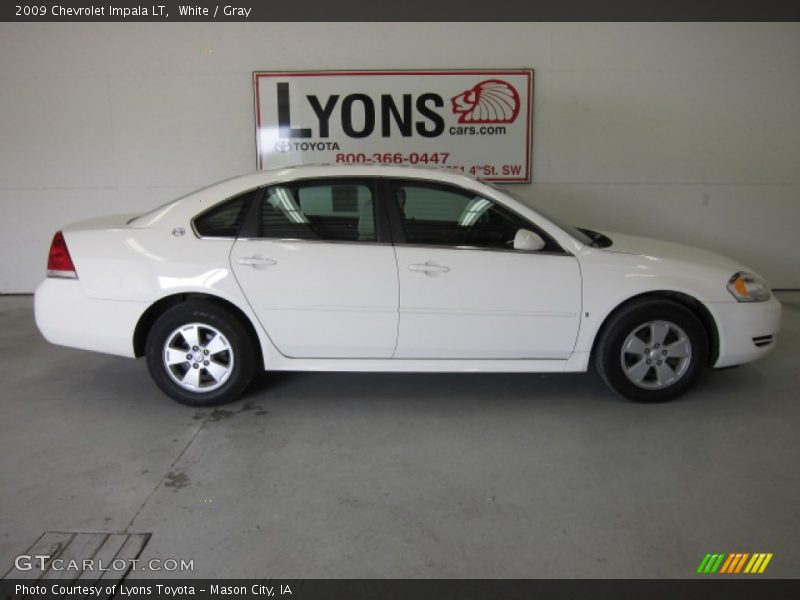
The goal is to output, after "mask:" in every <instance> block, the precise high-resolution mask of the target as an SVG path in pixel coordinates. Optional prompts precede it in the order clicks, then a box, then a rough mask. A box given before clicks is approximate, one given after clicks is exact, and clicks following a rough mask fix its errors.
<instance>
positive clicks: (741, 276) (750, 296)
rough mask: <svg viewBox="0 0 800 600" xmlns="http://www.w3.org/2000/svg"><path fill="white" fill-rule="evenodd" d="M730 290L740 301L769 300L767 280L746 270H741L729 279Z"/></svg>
mask: <svg viewBox="0 0 800 600" xmlns="http://www.w3.org/2000/svg"><path fill="white" fill-rule="evenodd" d="M728 291H729V292H730V293H731V295H732V296H733V297H734V298H736V299H737V300H738V301H739V302H763V301H764V300H769V286H768V285H767V282H766V281H764V280H763V279H761V278H759V277H756V276H755V275H753V274H752V273H747V272H746V271H739V272H738V273H736V274H734V275H733V277H731V278H730V279H729V280H728Z"/></svg>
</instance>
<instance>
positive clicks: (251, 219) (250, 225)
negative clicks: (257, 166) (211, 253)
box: [238, 176, 392, 244]
mask: <svg viewBox="0 0 800 600" xmlns="http://www.w3.org/2000/svg"><path fill="white" fill-rule="evenodd" d="M315 184H316V185H336V184H343V185H363V186H365V187H367V188H368V189H369V191H370V193H371V194H372V202H373V213H374V218H375V237H376V240H375V241H363V240H361V241H360V240H322V239H320V240H308V239H300V238H286V237H272V236H268V235H264V234H263V232H262V230H261V210H262V206H263V203H264V200H265V197H266V194H267V191H268V190H269V189H270V188H273V187H277V186H281V185H283V186H287V187H299V186H303V185H306V186H313V185H315ZM380 192H381V190H380V178H378V177H369V176H368V177H340V176H338V177H311V178H301V179H292V180H289V181H278V182H275V183H271V184H269V185H265V186H263V187H261V188H259V193H258V194H257V196H256V198H255V200H254V201H253V203H252V204H251V206H250V208H249V210H248V213H247V215H246V217H245V219H244V224H243V226H242V228H241V229H240V231H239V236H238V239H242V240H245V239H247V240H296V241H299V242H306V243H312V244H391V243H392V239H391V235H390V233H389V222H388V219H387V217H386V214H385V213H386V211H385V204H384V202H383V198H382V194H381V193H380Z"/></svg>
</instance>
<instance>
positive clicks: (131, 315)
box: [34, 279, 147, 357]
mask: <svg viewBox="0 0 800 600" xmlns="http://www.w3.org/2000/svg"><path fill="white" fill-rule="evenodd" d="M146 309H147V304H146V303H144V302H129V301H120V300H101V299H98V298H92V297H90V296H87V295H86V294H85V293H84V291H83V287H82V286H81V283H80V281H79V280H77V279H45V280H44V281H43V282H42V283H41V284H39V287H38V288H36V293H35V295H34V314H35V316H36V326H37V327H38V328H39V331H41V333H42V335H43V336H44V337H45V339H46V340H47V341H48V342H51V343H53V344H59V345H61V346H71V347H73V348H82V349H84V350H93V351H95V352H105V353H108V354H117V355H119V356H130V357H133V356H134V350H133V332H134V330H135V328H136V323H137V322H138V321H139V317H140V316H141V315H142V313H144V311H145V310H146Z"/></svg>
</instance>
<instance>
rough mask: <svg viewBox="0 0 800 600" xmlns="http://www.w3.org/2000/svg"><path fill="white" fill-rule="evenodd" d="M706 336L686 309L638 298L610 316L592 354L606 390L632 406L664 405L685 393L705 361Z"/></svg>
mask: <svg viewBox="0 0 800 600" xmlns="http://www.w3.org/2000/svg"><path fill="white" fill-rule="evenodd" d="M708 352H709V344H708V336H707V334H706V331H705V328H704V327H703V324H702V323H701V322H700V319H698V317H697V316H696V315H695V314H694V313H693V312H692V311H690V310H689V309H688V308H686V307H685V306H683V305H681V304H678V303H677V302H672V301H670V300H661V299H655V298H651V299H643V300H639V301H635V302H633V303H631V304H629V305H628V306H626V307H624V308H622V309H621V310H620V311H619V312H618V313H616V314H615V315H614V316H612V317H611V319H610V321H609V322H608V323H607V324H606V326H605V327H604V328H603V331H602V333H601V334H600V339H599V341H598V345H597V347H596V349H595V356H594V359H595V368H596V369H597V371H598V373H599V374H600V376H601V377H602V379H603V381H605V383H606V385H608V387H609V388H611V389H612V390H613V391H614V392H616V393H617V394H619V395H620V396H622V397H624V398H627V399H629V400H633V401H635V402H664V401H667V400H671V399H673V398H676V397H678V396H680V395H681V394H683V393H685V392H686V391H687V390H688V389H689V388H690V387H691V386H692V385H693V384H694V382H695V381H697V378H698V377H699V376H700V374H701V373H702V372H703V369H704V368H705V366H706V364H707V361H708Z"/></svg>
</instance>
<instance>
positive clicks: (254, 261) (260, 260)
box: [236, 254, 278, 269]
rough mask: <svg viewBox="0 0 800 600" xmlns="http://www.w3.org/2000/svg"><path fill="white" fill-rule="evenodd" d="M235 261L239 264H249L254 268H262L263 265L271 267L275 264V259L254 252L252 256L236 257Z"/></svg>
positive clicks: (276, 262)
mask: <svg viewBox="0 0 800 600" xmlns="http://www.w3.org/2000/svg"><path fill="white" fill-rule="evenodd" d="M236 263H237V264H240V265H249V266H251V267H253V268H254V269H263V268H264V267H271V266H272V265H277V264H278V261H277V260H272V259H271V258H267V257H266V256H262V255H260V254H256V255H254V256H242V257H239V258H237V259H236Z"/></svg>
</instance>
